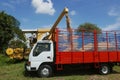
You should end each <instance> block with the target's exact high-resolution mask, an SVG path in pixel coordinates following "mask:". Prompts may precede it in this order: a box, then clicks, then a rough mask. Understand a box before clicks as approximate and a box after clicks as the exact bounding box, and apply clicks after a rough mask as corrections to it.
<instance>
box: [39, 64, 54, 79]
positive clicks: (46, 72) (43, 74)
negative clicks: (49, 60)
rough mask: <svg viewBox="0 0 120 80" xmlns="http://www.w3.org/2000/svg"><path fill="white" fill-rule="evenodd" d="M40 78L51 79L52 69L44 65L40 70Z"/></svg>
mask: <svg viewBox="0 0 120 80" xmlns="http://www.w3.org/2000/svg"><path fill="white" fill-rule="evenodd" d="M38 76H39V77H50V76H52V68H51V66H49V65H42V66H40V68H39V69H38Z"/></svg>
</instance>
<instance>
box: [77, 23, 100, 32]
mask: <svg viewBox="0 0 120 80" xmlns="http://www.w3.org/2000/svg"><path fill="white" fill-rule="evenodd" d="M83 30H84V31H85V32H94V30H96V31H97V33H101V29H100V28H99V27H98V26H97V25H95V24H92V23H84V24H81V25H80V26H79V27H78V29H77V31H78V32H80V31H83Z"/></svg>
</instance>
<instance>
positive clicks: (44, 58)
mask: <svg viewBox="0 0 120 80" xmlns="http://www.w3.org/2000/svg"><path fill="white" fill-rule="evenodd" d="M51 45H52V44H51V43H37V45H36V47H35V48H34V50H33V58H32V61H35V62H37V63H39V64H40V63H43V62H52V61H53V50H52V48H51V47H52V46H51Z"/></svg>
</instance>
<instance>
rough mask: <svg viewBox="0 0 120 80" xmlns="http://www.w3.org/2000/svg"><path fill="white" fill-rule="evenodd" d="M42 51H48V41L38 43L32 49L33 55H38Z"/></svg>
mask: <svg viewBox="0 0 120 80" xmlns="http://www.w3.org/2000/svg"><path fill="white" fill-rule="evenodd" d="M44 51H50V43H38V44H37V45H36V47H35V49H34V50H33V56H38V55H39V54H40V53H42V52H44Z"/></svg>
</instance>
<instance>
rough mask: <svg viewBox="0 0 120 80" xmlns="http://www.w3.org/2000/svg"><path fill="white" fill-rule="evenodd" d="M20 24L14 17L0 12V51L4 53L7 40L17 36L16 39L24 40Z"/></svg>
mask: <svg viewBox="0 0 120 80" xmlns="http://www.w3.org/2000/svg"><path fill="white" fill-rule="evenodd" d="M19 26H20V23H19V21H18V20H17V19H15V17H13V16H11V15H8V14H7V13H5V12H4V11H2V12H0V51H5V49H6V48H7V46H8V42H9V40H11V39H12V38H14V37H15V35H17V37H18V38H20V39H22V40H25V38H24V36H23V34H22V31H21V29H20V28H19Z"/></svg>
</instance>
